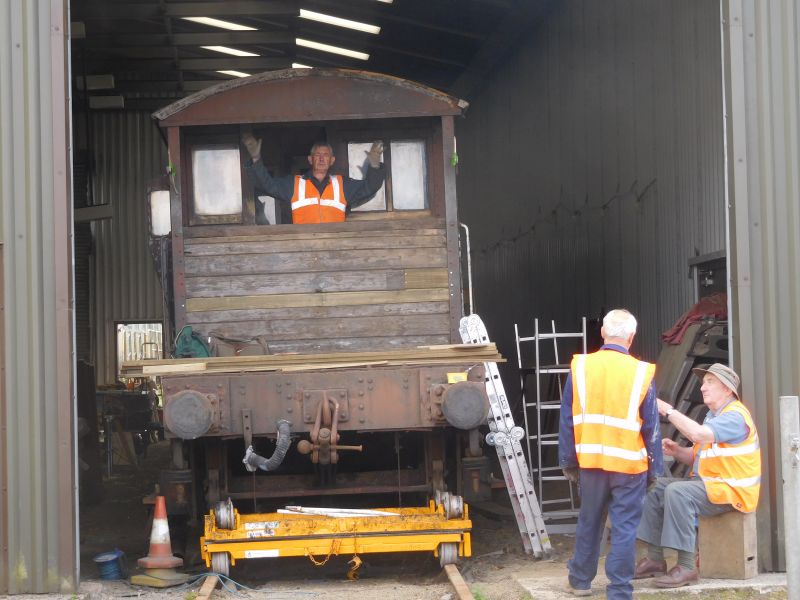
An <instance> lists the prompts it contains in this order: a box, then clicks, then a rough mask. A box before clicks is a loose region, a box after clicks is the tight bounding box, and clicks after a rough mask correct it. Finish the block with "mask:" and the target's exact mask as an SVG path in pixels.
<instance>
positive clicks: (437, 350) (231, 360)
mask: <svg viewBox="0 0 800 600" xmlns="http://www.w3.org/2000/svg"><path fill="white" fill-rule="evenodd" d="M494 358H497V359H499V358H502V357H500V355H499V354H498V353H497V347H496V346H495V345H494V344H493V343H489V344H458V345H449V344H448V345H437V344H429V345H424V346H423V345H417V346H414V347H411V348H407V349H397V348H394V349H382V350H379V351H372V352H334V353H327V354H270V355H266V356H230V357H212V358H167V359H161V360H139V361H126V362H124V363H123V364H122V365H121V368H122V369H123V370H127V369H132V368H137V369H141V368H143V367H149V366H169V367H174V366H179V365H195V364H201V365H204V366H207V367H208V369H211V368H213V367H216V366H218V365H239V366H247V365H259V364H261V365H263V364H273V365H297V364H300V363H303V362H306V363H309V362H311V363H321V362H339V363H341V362H364V361H394V360H409V359H413V360H423V361H424V360H434V359H447V360H449V359H454V360H465V361H468V362H469V361H472V362H475V361H476V360H481V361H482V360H490V359H494Z"/></svg>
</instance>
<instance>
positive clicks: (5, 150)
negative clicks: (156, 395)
mask: <svg viewBox="0 0 800 600" xmlns="http://www.w3.org/2000/svg"><path fill="white" fill-rule="evenodd" d="M68 25H69V23H68V20H67V5H66V2H64V1H58V0H51V1H50V2H26V1H22V0H10V1H9V2H4V3H2V5H0V39H3V40H4V43H3V44H2V45H1V46H0V139H1V140H2V143H0V190H2V240H3V242H4V244H3V260H4V264H3V293H4V298H3V305H4V308H5V310H4V312H3V319H4V324H3V330H4V333H5V336H4V338H5V339H4V348H3V361H4V365H3V367H4V377H3V379H2V385H3V390H2V391H3V394H4V396H5V398H6V400H7V402H6V403H5V410H4V412H3V414H2V415H0V419H1V420H2V431H3V435H0V442H1V443H2V447H0V460H3V461H4V463H5V464H4V468H5V473H6V482H5V483H6V486H7V487H5V488H4V489H3V490H1V491H0V494H2V496H0V509H2V511H3V513H4V514H3V517H2V519H0V520H2V522H3V523H5V524H6V525H7V527H6V528H5V529H3V531H2V539H0V546H2V548H3V550H4V551H3V552H2V553H0V554H1V555H2V558H3V565H2V568H0V592H5V591H8V592H10V593H24V592H37V593H42V592H62V593H69V592H71V591H74V590H75V589H76V587H77V568H78V563H77V560H78V559H77V556H78V549H77V517H76V479H77V478H76V472H75V469H76V462H77V461H76V460H75V458H76V457H75V446H74V422H75V414H74V380H73V372H74V366H73V359H74V356H73V349H74V346H73V300H72V289H71V277H72V264H71V257H72V252H71V250H72V240H71V233H72V230H71V226H72V210H71V194H70V190H71V181H70V157H69V152H68V140H69V136H70V131H69V113H68V111H69V98H68V90H69V87H68V86H69V84H68V80H67V76H66V75H67V56H68V48H67V40H66V33H67V28H68Z"/></svg>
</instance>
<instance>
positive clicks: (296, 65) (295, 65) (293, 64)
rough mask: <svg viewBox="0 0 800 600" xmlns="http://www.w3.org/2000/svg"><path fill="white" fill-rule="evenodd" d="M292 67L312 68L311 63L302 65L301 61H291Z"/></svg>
mask: <svg viewBox="0 0 800 600" xmlns="http://www.w3.org/2000/svg"><path fill="white" fill-rule="evenodd" d="M292 68H293V69H313V68H314V67H312V66H311V65H304V64H303V63H292Z"/></svg>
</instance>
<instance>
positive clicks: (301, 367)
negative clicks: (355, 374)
mask: <svg viewBox="0 0 800 600" xmlns="http://www.w3.org/2000/svg"><path fill="white" fill-rule="evenodd" d="M388 364H389V362H388V361H385V360H375V361H372V362H349V363H330V364H328V363H323V364H319V363H317V364H313V363H312V364H309V365H295V366H291V367H281V368H280V369H278V370H279V371H280V372H281V373H293V372H295V371H321V370H324V369H353V368H361V367H385V366H387V365H388Z"/></svg>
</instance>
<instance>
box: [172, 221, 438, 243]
mask: <svg viewBox="0 0 800 600" xmlns="http://www.w3.org/2000/svg"><path fill="white" fill-rule="evenodd" d="M443 228H444V219H441V218H437V217H424V216H422V217H413V216H410V217H409V218H408V219H399V220H390V221H345V222H344V223H322V224H320V225H270V226H268V227H265V226H263V225H252V226H242V225H238V226H237V225H233V226H232V225H206V226H197V227H190V228H188V229H187V231H186V237H187V238H189V237H192V238H200V237H221V236H222V237H224V236H230V235H264V234H266V233H273V234H274V235H280V236H281V237H283V236H288V235H292V234H297V235H301V236H306V237H313V236H316V234H318V233H320V234H330V233H334V234H335V233H340V232H351V231H363V232H366V231H393V230H394V231H400V230H404V229H405V230H408V229H411V230H415V231H416V230H418V229H443Z"/></svg>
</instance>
